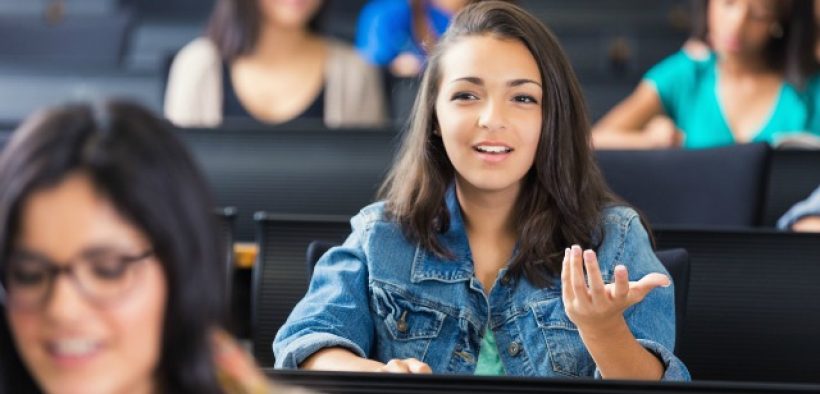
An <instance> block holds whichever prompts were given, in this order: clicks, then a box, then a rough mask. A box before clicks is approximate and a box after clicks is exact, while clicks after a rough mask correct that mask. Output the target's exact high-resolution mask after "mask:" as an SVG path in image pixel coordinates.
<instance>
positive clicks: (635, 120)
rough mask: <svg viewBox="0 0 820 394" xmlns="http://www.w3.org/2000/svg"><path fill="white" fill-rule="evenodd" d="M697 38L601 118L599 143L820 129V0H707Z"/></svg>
mask: <svg viewBox="0 0 820 394" xmlns="http://www.w3.org/2000/svg"><path fill="white" fill-rule="evenodd" d="M702 3H703V7H702V10H701V11H702V12H701V13H700V17H701V19H702V21H701V23H696V26H699V27H696V29H695V32H694V34H693V40H690V42H689V43H687V45H685V46H684V49H683V50H681V51H680V52H678V53H675V54H673V55H672V56H670V57H668V58H666V59H665V60H663V61H662V62H660V63H659V64H657V65H655V66H654V67H653V68H652V69H650V70H649V72H647V73H646V75H645V76H644V78H643V81H642V82H641V83H640V84H639V86H638V87H637V89H635V91H634V92H633V93H632V94H631V95H630V96H629V97H627V98H626V99H625V100H624V101H622V102H621V103H620V104H618V105H617V106H616V107H615V108H613V109H612V110H611V111H610V113H608V114H607V115H606V116H604V117H603V118H602V119H601V120H600V121H599V122H598V123H597V124H596V125H595V127H594V131H593V141H594V144H595V146H596V148H670V147H677V146H682V147H685V148H710V147H718V146H725V145H731V144H735V143H747V142H768V143H772V144H774V143H777V142H778V141H779V140H780V139H781V138H783V137H786V136H789V135H793V134H795V133H809V134H813V135H816V136H818V137H820V76H819V75H818V74H817V72H816V71H817V62H816V60H815V58H814V51H813V48H814V45H815V25H814V20H813V15H814V2H810V1H777V2H776V1H770V0H710V1H703V2H702Z"/></svg>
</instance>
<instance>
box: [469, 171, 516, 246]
mask: <svg viewBox="0 0 820 394" xmlns="http://www.w3.org/2000/svg"><path fill="white" fill-rule="evenodd" d="M520 189H521V187H520V186H516V187H512V188H509V189H507V190H501V191H492V192H487V191H484V190H478V189H476V188H475V187H473V186H471V185H469V184H468V183H467V182H466V181H463V180H461V179H458V180H457V181H456V195H457V196H458V201H459V204H460V205H461V211H462V214H463V217H464V225H465V228H466V230H467V231H468V232H469V233H471V234H477V235H488V236H492V237H494V238H498V239H501V238H508V237H515V230H514V223H513V209H514V208H515V203H516V201H517V200H518V193H519V190H520Z"/></svg>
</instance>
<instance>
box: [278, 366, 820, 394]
mask: <svg viewBox="0 0 820 394" xmlns="http://www.w3.org/2000/svg"><path fill="white" fill-rule="evenodd" d="M266 372H267V375H268V376H269V377H270V378H271V379H274V380H275V381H277V382H283V383H289V384H293V385H298V386H303V387H308V388H311V389H314V390H317V391H321V392H323V393H333V394H365V393H374V394H375V393H379V394H381V393H403V394H416V393H424V394H455V393H469V394H507V393H516V394H547V393H562V394H563V393H576V394H597V393H609V394H684V393H686V394H699V393H711V394H735V393H744V394H773V393H778V394H798V393H810V392H816V389H817V387H816V386H803V385H794V384H765V385H763V384H753V383H739V382H731V383H729V382H710V381H706V382H687V383H680V382H675V383H673V382H639V381H615V380H591V379H534V378H521V377H506V376H503V377H494V376H493V377H490V376H469V375H457V376H453V375H412V374H390V373H385V374H365V373H349V372H323V371H298V370H273V369H269V370H267V371H266ZM812 390H814V391H812Z"/></svg>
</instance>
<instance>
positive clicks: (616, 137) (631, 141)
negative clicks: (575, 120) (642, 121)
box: [592, 129, 655, 149]
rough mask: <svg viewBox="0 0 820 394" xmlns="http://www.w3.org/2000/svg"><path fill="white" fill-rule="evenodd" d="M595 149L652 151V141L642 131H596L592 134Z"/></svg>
mask: <svg viewBox="0 0 820 394" xmlns="http://www.w3.org/2000/svg"><path fill="white" fill-rule="evenodd" d="M592 145H593V146H594V147H595V149H652V148H655V147H654V146H653V145H652V141H651V140H650V139H649V138H647V136H646V135H645V133H644V132H643V131H642V130H635V131H626V130H613V129H596V130H595V131H594V132H593V133H592Z"/></svg>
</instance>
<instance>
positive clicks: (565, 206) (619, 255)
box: [273, 1, 689, 380]
mask: <svg viewBox="0 0 820 394" xmlns="http://www.w3.org/2000/svg"><path fill="white" fill-rule="evenodd" d="M416 103H417V106H416V108H415V109H414V114H413V116H412V118H411V119H412V120H413V123H412V125H411V127H410V129H409V130H408V133H407V134H406V135H405V138H404V141H403V143H402V149H401V153H400V154H399V157H398V158H397V161H396V163H395V164H394V166H393V169H392V170H391V172H390V175H389V177H388V179H387V181H386V183H385V185H384V187H383V189H382V191H383V196H384V197H385V199H386V201H384V202H380V203H376V204H373V205H371V206H368V207H366V208H364V209H363V210H362V211H361V212H360V213H359V214H358V215H357V216H356V217H354V218H353V220H352V225H353V233H352V234H351V235H350V236H349V237H348V239H347V241H345V243H344V245H343V246H341V247H337V248H333V249H331V250H330V251H328V253H327V254H325V255H324V256H323V257H322V258H321V260H320V261H319V262H318V264H317V266H316V269H315V271H314V274H313V278H312V280H311V284H310V288H309V290H308V293H307V295H306V296H305V297H304V299H302V300H301V301H300V302H299V304H298V305H297V306H296V307H295V309H294V310H293V312H292V313H291V315H290V317H289V318H288V320H287V322H286V323H285V325H284V326H283V327H282V329H281V330H280V331H279V333H278V334H277V336H276V339H275V341H274V344H273V349H274V353H275V355H276V363H277V367H280V368H281V367H285V368H296V367H300V368H306V369H342V370H355V371H388V372H412V373H424V372H431V371H432V372H440V373H477V374H494V375H504V374H506V375H533V376H584V377H593V376H602V377H604V378H629V379H655V380H657V379H668V380H685V379H688V378H689V375H688V372H687V370H686V367H685V366H684V365H683V364H682V363H681V361H680V360H679V359H678V358H677V357H675V355H673V354H672V351H671V349H673V347H674V338H675V316H674V294H673V289H672V287H671V283H670V280H669V278H668V277H667V275H666V274H665V272H666V271H665V270H664V268H663V266H662V265H661V263H660V262H659V261H658V259H657V258H656V257H655V254H654V253H653V250H652V245H651V243H650V238H649V236H648V234H647V231H646V229H645V228H644V226H643V225H642V221H641V218H640V216H639V215H638V214H637V213H636V212H635V211H634V210H632V209H630V208H628V207H626V206H623V205H622V204H620V203H619V202H618V201H617V200H616V199H615V197H614V196H613V195H612V193H611V192H610V191H609V190H608V189H607V187H606V185H605V183H604V180H603V178H602V176H601V174H600V172H599V170H598V168H597V166H596V165H595V161H594V159H593V155H592V152H591V150H590V145H589V125H588V124H587V120H586V119H587V117H586V112H585V108H584V99H583V96H582V93H581V90H580V87H579V85H578V82H577V80H576V78H575V75H574V74H573V72H572V68H571V66H570V64H569V62H568V60H567V58H566V56H565V55H564V53H563V51H562V50H561V48H560V46H559V45H558V43H557V41H556V40H555V38H554V36H553V35H552V34H551V33H549V31H548V30H547V29H546V27H544V25H543V24H541V22H539V21H538V20H537V19H536V18H534V17H533V16H532V15H530V14H528V13H526V11H523V10H522V9H521V8H518V7H517V6H514V5H511V4H509V3H504V2H499V1H488V2H482V3H479V4H475V5H471V6H468V7H467V8H465V9H464V10H463V11H462V12H461V13H460V14H458V15H457V16H456V18H455V20H454V21H453V25H452V26H451V27H450V29H449V30H448V31H447V33H445V35H444V37H443V38H442V41H441V42H440V43H439V44H438V46H437V47H436V49H435V50H434V52H433V54H432V56H431V58H430V63H429V67H428V68H427V69H426V70H425V73H424V77H423V80H422V83H421V90H420V92H419V97H418V100H417V101H416ZM582 247H583V248H586V250H582ZM585 269H586V272H588V279H585V277H584V270H585Z"/></svg>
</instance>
